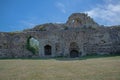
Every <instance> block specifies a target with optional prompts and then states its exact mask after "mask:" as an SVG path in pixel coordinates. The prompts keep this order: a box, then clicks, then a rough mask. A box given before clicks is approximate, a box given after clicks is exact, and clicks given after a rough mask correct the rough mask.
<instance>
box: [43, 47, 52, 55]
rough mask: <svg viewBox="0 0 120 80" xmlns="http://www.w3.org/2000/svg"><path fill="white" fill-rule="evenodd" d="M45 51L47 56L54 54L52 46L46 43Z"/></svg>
mask: <svg viewBox="0 0 120 80" xmlns="http://www.w3.org/2000/svg"><path fill="white" fill-rule="evenodd" d="M44 53H45V55H46V56H50V55H52V47H51V46H50V45H46V46H45V47H44Z"/></svg>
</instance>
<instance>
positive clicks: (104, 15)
mask: <svg viewBox="0 0 120 80" xmlns="http://www.w3.org/2000/svg"><path fill="white" fill-rule="evenodd" d="M87 13H88V15H89V16H91V17H93V18H94V19H96V20H98V19H100V20H102V21H103V22H105V23H104V24H105V25H118V24H120V1H118V2H117V3H113V2H112V0H108V1H107V2H106V4H104V5H99V6H97V7H96V8H93V9H92V10H89V11H87ZM100 20H99V21H100ZM102 21H101V22H102Z"/></svg>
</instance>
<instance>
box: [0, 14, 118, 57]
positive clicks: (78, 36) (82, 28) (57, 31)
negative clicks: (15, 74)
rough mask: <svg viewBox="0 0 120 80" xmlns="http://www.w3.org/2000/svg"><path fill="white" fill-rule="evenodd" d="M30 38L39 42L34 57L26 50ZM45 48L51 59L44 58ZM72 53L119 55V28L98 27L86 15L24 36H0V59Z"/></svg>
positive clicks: (19, 34)
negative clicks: (47, 47) (47, 46)
mask: <svg viewBox="0 0 120 80" xmlns="http://www.w3.org/2000/svg"><path fill="white" fill-rule="evenodd" d="M75 19H78V21H76V22H75V21H73V20H75ZM79 19H80V21H79ZM72 21H73V22H72ZM88 25H89V26H88ZM41 26H42V28H43V29H41ZM86 26H87V27H86ZM65 27H68V28H65ZM30 36H31V37H33V38H35V39H36V40H38V41H39V52H38V53H37V54H33V53H32V52H31V51H29V50H28V49H27V48H26V44H27V39H28V37H30ZM46 45H49V46H50V47H51V50H50V49H48V52H50V51H51V53H50V54H51V55H46V54H45V46H46ZM73 50H74V51H76V52H74V54H79V56H84V55H87V54H111V53H116V52H120V26H114V27H113V26H111V27H103V26H99V25H98V24H97V23H96V22H94V21H93V19H91V18H90V17H88V16H87V15H86V14H83V13H82V14H80V13H76V14H72V15H71V16H70V17H69V18H68V21H67V22H66V23H65V24H52V23H50V24H44V25H38V26H36V27H35V28H33V29H28V30H24V31H23V32H18V33H16V32H10V33H5V32H1V33H0V58H25V57H56V56H66V57H70V56H71V52H72V51H73ZM74 54H72V55H73V56H78V55H74Z"/></svg>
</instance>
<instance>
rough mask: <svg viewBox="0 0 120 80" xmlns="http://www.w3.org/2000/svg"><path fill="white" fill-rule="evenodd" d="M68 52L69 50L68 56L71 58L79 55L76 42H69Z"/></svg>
mask: <svg viewBox="0 0 120 80" xmlns="http://www.w3.org/2000/svg"><path fill="white" fill-rule="evenodd" d="M69 52H70V57H71V58H75V57H79V56H80V54H79V47H78V45H77V43H76V42H72V43H70V48H69Z"/></svg>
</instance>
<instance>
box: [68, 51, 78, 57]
mask: <svg viewBox="0 0 120 80" xmlns="http://www.w3.org/2000/svg"><path fill="white" fill-rule="evenodd" d="M70 57H71V58H75V57H79V52H78V51H77V50H72V51H70Z"/></svg>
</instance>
